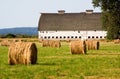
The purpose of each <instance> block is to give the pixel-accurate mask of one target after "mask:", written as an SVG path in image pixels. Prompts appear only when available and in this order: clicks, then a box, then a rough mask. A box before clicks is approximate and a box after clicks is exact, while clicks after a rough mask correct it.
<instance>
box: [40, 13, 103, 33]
mask: <svg viewBox="0 0 120 79" xmlns="http://www.w3.org/2000/svg"><path fill="white" fill-rule="evenodd" d="M38 30H40V31H71V30H102V23H101V13H92V14H86V13H85V12H83V13H64V14H58V13H41V17H40V20H39V24H38Z"/></svg>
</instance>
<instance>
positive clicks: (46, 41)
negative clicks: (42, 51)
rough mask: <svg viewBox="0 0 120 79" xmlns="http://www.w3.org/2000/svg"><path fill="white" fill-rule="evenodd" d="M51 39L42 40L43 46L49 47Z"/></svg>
mask: <svg viewBox="0 0 120 79" xmlns="http://www.w3.org/2000/svg"><path fill="white" fill-rule="evenodd" d="M49 46H50V45H49V40H42V47H49Z"/></svg>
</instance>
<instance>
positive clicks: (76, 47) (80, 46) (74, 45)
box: [70, 40, 87, 54]
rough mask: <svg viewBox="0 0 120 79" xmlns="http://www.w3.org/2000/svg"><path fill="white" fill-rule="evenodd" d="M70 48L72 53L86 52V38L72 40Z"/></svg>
mask: <svg viewBox="0 0 120 79" xmlns="http://www.w3.org/2000/svg"><path fill="white" fill-rule="evenodd" d="M70 50H71V53H72V54H86V53H87V50H86V43H85V41H84V40H80V41H71V42H70Z"/></svg>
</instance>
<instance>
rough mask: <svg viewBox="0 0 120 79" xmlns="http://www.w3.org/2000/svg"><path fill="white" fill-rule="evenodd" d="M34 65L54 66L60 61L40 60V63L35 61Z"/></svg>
mask: <svg viewBox="0 0 120 79" xmlns="http://www.w3.org/2000/svg"><path fill="white" fill-rule="evenodd" d="M36 65H44V66H56V65H60V63H56V62H52V63H50V62H41V63H37V64H36Z"/></svg>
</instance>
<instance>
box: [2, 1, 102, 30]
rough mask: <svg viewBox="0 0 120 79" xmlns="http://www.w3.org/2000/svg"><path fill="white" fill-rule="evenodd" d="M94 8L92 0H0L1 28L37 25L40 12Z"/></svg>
mask: <svg viewBox="0 0 120 79" xmlns="http://www.w3.org/2000/svg"><path fill="white" fill-rule="evenodd" d="M86 9H93V10H94V11H95V12H100V11H101V10H100V8H94V7H93V5H92V0H0V28H11V27H35V26H37V25H38V20H39V17H40V13H46V12H47V13H49V12H50V13H54V12H57V11H58V10H65V11H66V12H67V13H68V12H72V13H73V12H84V11H85V10H86Z"/></svg>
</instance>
